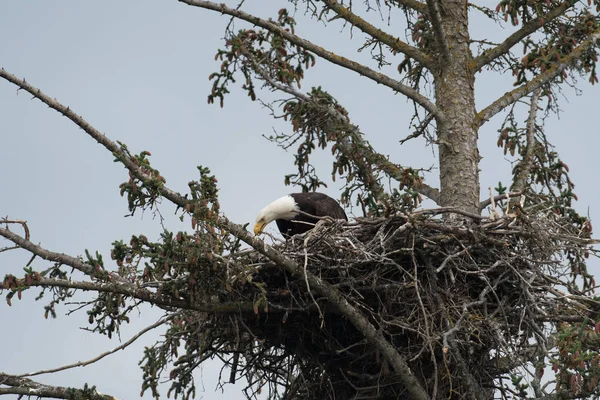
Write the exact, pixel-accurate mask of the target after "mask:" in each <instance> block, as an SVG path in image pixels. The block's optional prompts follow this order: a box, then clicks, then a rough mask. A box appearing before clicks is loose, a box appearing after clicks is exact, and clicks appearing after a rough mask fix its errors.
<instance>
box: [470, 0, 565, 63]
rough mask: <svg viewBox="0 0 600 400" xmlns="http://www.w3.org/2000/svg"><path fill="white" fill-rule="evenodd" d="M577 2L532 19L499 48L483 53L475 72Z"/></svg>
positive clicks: (563, 4) (562, 4)
mask: <svg viewBox="0 0 600 400" xmlns="http://www.w3.org/2000/svg"><path fill="white" fill-rule="evenodd" d="M575 4H576V2H570V1H565V2H562V3H561V4H560V5H559V6H558V7H556V8H554V9H552V10H551V11H548V12H547V13H546V14H544V15H542V16H540V17H537V18H535V19H532V20H531V21H529V22H528V23H526V24H524V25H523V26H522V27H521V29H519V30H518V31H516V32H515V33H513V34H512V35H510V36H509V37H507V38H506V39H505V40H504V42H502V43H500V44H499V45H498V46H496V47H493V48H491V49H488V50H486V51H484V52H483V54H481V55H480V56H479V57H477V58H475V60H474V62H475V67H474V68H473V71H479V70H480V69H481V68H483V67H484V66H486V65H487V64H489V63H490V62H492V61H494V60H495V59H497V58H498V57H501V56H503V55H504V54H507V53H508V52H509V51H510V49H512V48H513V46H514V45H516V44H517V43H519V42H520V41H521V40H523V39H524V38H526V37H527V36H529V35H531V34H532V33H534V32H535V31H537V30H538V29H540V28H541V27H542V26H544V25H546V24H547V23H549V22H550V21H552V20H553V19H555V18H557V17H559V16H561V15H562V14H563V13H564V12H565V11H566V10H568V9H569V8H572V7H574V6H575Z"/></svg>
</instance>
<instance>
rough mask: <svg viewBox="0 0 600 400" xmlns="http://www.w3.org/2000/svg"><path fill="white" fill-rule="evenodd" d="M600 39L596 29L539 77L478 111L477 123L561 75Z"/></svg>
mask: <svg viewBox="0 0 600 400" xmlns="http://www.w3.org/2000/svg"><path fill="white" fill-rule="evenodd" d="M598 39H600V31H596V32H594V33H593V34H591V35H590V38H589V39H587V40H585V41H583V42H582V43H581V44H580V45H579V46H577V47H576V48H575V49H574V50H573V51H572V52H571V53H570V54H569V55H567V56H565V57H563V59H562V60H561V61H559V62H556V64H554V66H552V68H550V69H548V70H546V72H543V73H541V74H539V75H538V76H537V77H535V78H534V79H532V80H531V81H529V82H527V83H526V84H524V85H521V86H519V87H518V88H516V89H514V90H512V91H510V92H507V93H505V94H504V95H503V96H502V97H500V98H499V99H497V100H496V101H494V102H493V103H492V104H490V105H489V106H487V107H486V108H484V109H483V110H481V111H480V112H479V113H477V123H478V124H479V126H481V125H483V124H485V123H486V122H487V121H489V120H490V119H491V118H492V117H493V116H494V115H496V114H498V113H499V112H500V111H502V110H503V109H504V108H505V107H507V106H509V105H510V104H512V103H514V102H515V101H517V100H519V99H520V98H522V97H525V96H527V95H528V94H529V93H531V92H533V91H535V90H537V89H539V88H541V87H542V86H543V85H545V84H547V83H548V82H550V81H551V80H552V79H554V78H556V77H557V76H558V75H560V74H561V73H562V72H563V71H564V70H565V69H566V68H567V67H568V66H569V65H571V64H573V63H575V62H577V59H578V58H579V57H580V56H581V55H582V54H583V52H584V51H586V50H588V49H590V48H591V47H592V46H594V45H595V44H596V41H597V40H598Z"/></svg>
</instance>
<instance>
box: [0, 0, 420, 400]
mask: <svg viewBox="0 0 600 400" xmlns="http://www.w3.org/2000/svg"><path fill="white" fill-rule="evenodd" d="M192 3H194V4H197V3H202V4H204V3H210V2H199V1H194V2H192ZM210 5H211V7H213V8H214V9H215V10H217V11H219V10H221V8H222V7H224V8H225V9H227V10H230V11H236V10H231V9H228V8H227V7H225V6H222V7H221V6H218V5H215V4H213V3H210ZM236 12H237V11H236ZM232 15H233V14H232ZM253 18H255V17H253ZM257 20H258V19H257ZM261 21H262V20H261ZM251 22H252V21H251ZM269 24H272V23H269ZM0 77H2V78H4V79H6V80H7V81H9V82H11V83H13V84H15V85H17V86H18V87H20V88H21V89H23V90H26V91H27V92H29V93H31V94H32V95H33V96H34V97H35V98H38V99H39V100H41V101H42V102H43V103H45V104H47V105H48V106H49V107H50V108H52V109H54V110H56V111H58V112H60V113H62V114H63V115H64V116H66V117H67V118H69V119H70V120H71V121H73V122H74V123H75V124H76V125H77V126H79V127H80V128H81V129H83V130H84V131H85V132H86V133H87V134H88V135H89V136H91V137H92V138H93V139H95V140H96V141H97V142H98V143H100V144H101V145H102V146H104V147H105V148H106V149H107V150H109V151H111V152H112V153H113V154H114V155H115V156H116V157H117V158H118V159H119V161H120V162H121V163H123V165H124V166H125V167H126V168H127V169H128V170H129V171H130V172H131V173H132V174H134V175H135V176H136V177H137V178H138V179H140V180H142V181H143V182H148V181H149V180H151V179H152V178H151V177H150V176H148V175H147V174H146V173H144V172H143V171H142V169H141V168H140V167H139V166H138V165H137V164H136V163H135V162H134V160H133V159H131V158H129V156H128V155H127V154H126V153H125V152H124V151H123V150H122V149H121V147H119V146H118V145H117V144H116V143H114V142H113V141H111V140H110V139H108V138H107V137H106V136H104V135H103V134H102V133H101V132H100V131H98V130H97V129H96V128H94V127H93V126H92V125H90V124H89V123H88V122H87V121H86V120H84V119H83V118H82V117H81V116H79V115H77V114H76V113H75V112H73V111H72V110H71V109H70V108H69V107H66V106H65V105H63V104H61V103H60V102H58V101H57V100H55V99H52V98H51V97H49V96H48V95H46V94H44V93H42V91H41V90H40V89H38V88H36V87H34V86H33V85H31V84H29V83H27V82H26V81H25V80H21V79H18V78H17V77H16V76H14V75H12V74H10V73H9V72H7V71H6V70H5V69H4V68H2V69H0ZM158 190H159V191H160V194H161V195H162V196H164V197H165V198H166V199H168V200H169V201H171V202H172V203H173V204H175V205H178V206H180V207H182V208H184V207H185V205H186V203H188V200H187V199H186V198H185V197H183V196H182V195H181V194H179V193H177V192H175V191H173V190H171V189H169V188H168V187H166V186H164V185H162V186H159V188H158ZM215 222H216V224H217V225H218V227H220V228H221V229H223V230H225V231H228V232H230V233H231V234H232V235H233V236H235V237H236V238H238V239H240V240H242V241H243V242H245V243H247V244H248V245H250V246H252V247H253V248H254V249H255V250H256V251H258V252H259V253H261V254H263V255H265V256H266V257H268V258H269V259H270V260H272V261H273V262H274V263H276V264H277V265H279V266H280V267H281V268H283V269H285V270H286V271H288V272H289V273H290V274H291V275H293V276H295V277H302V272H303V271H302V268H301V267H300V266H299V265H298V264H297V263H296V262H294V261H292V260H290V259H288V258H287V257H285V256H284V255H283V254H281V253H280V252H278V251H277V250H275V249H273V248H272V247H270V246H268V245H267V244H266V243H264V242H263V241H262V240H260V239H259V238H256V237H254V236H252V235H250V233H248V232H247V231H246V230H245V229H244V228H242V227H241V226H240V225H237V224H234V223H233V222H231V221H229V219H228V218H227V217H225V216H219V217H218V220H217V221H215ZM306 279H307V280H308V282H309V284H310V286H311V287H312V288H313V289H314V290H315V291H317V292H318V293H319V294H320V295H322V296H324V297H325V298H327V300H328V301H329V302H330V303H331V304H332V305H333V306H334V307H335V308H337V309H338V310H339V311H340V313H342V314H343V315H344V316H345V317H346V318H347V319H348V320H349V321H350V322H351V323H352V324H353V325H354V326H355V327H356V328H357V329H358V330H359V331H360V332H361V333H362V334H363V335H364V336H365V338H366V339H367V340H368V341H369V342H370V343H371V344H373V345H374V346H375V347H376V348H377V349H378V350H379V351H380V352H381V354H382V355H383V356H384V358H385V359H386V360H387V361H388V362H389V363H390V365H391V366H392V368H393V369H394V370H395V371H396V373H397V374H398V376H399V378H400V380H401V381H402V383H403V385H404V386H405V387H406V390H407V391H408V392H409V393H410V394H411V396H412V398H413V399H415V400H425V399H429V396H428V395H427V392H426V391H425V390H424V389H423V387H422V386H421V384H420V383H419V381H418V380H417V378H416V377H415V375H414V374H413V372H412V371H411V369H410V368H409V367H408V364H407V363H406V360H405V359H404V357H403V356H402V355H400V354H399V353H398V351H397V350H396V348H395V347H394V346H393V345H392V344H391V343H390V342H389V341H388V340H387V339H386V337H385V336H384V335H383V333H382V332H381V331H380V330H377V329H375V327H374V326H373V324H372V323H371V322H370V321H369V320H368V319H367V318H366V317H365V316H364V315H362V314H361V313H360V311H358V310H357V309H356V308H354V307H353V306H352V305H350V304H349V303H348V301H347V300H346V299H345V298H344V297H343V296H342V294H341V293H340V292H339V291H337V290H336V289H335V288H334V287H332V286H331V285H330V284H329V283H327V282H323V281H321V280H320V279H318V278H317V277H316V276H315V275H313V274H312V273H310V272H307V274H306Z"/></svg>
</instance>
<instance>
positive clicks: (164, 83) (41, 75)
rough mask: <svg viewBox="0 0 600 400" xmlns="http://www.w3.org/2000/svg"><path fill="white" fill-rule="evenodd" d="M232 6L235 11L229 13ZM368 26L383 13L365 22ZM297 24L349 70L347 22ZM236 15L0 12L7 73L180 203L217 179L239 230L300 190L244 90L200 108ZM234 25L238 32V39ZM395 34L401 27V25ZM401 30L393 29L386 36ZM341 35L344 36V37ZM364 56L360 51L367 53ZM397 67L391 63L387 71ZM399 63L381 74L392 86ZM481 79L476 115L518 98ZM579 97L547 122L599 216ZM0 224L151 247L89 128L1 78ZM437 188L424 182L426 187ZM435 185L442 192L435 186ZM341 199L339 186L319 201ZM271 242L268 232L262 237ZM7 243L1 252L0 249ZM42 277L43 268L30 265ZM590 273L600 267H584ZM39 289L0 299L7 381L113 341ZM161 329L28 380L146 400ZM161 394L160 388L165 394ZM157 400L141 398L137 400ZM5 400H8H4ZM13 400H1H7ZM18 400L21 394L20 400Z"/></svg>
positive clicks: (384, 121) (367, 95) (354, 86)
mask: <svg viewBox="0 0 600 400" xmlns="http://www.w3.org/2000/svg"><path fill="white" fill-rule="evenodd" d="M228 3H229V4H235V3H234V2H231V1H229V2H228ZM246 3H247V4H246V5H245V7H246V9H248V10H251V11H253V12H256V13H258V14H260V15H261V16H264V17H275V16H276V13H277V10H278V9H279V8H281V7H282V2H276V1H273V0H269V1H266V0H260V1H257V0H249V1H247V2H246ZM370 18H372V20H373V21H375V22H377V21H378V17H377V15H375V14H373V15H371V16H370ZM298 19H299V20H300V21H301V22H306V24H301V25H300V26H299V27H298V28H297V33H299V34H300V35H303V36H305V37H307V38H309V39H311V40H313V41H315V42H317V43H319V44H323V45H325V46H330V47H331V48H332V49H334V51H335V52H336V53H338V54H342V55H346V56H351V57H352V58H354V59H357V60H366V59H368V54H361V55H356V54H355V49H356V47H357V46H359V45H360V44H361V42H360V39H362V35H361V34H360V33H359V32H353V34H354V39H355V40H354V41H350V40H349V36H350V35H349V31H348V30H345V31H343V32H341V25H336V26H335V27H334V28H333V29H330V30H325V29H324V28H323V25H322V24H320V23H317V22H315V21H310V20H307V18H305V17H303V16H302V15H301V13H300V14H299V15H298ZM228 21H229V19H228V18H227V17H224V16H221V15H219V14H217V13H212V12H209V11H205V10H202V9H199V8H192V7H188V6H185V5H182V4H180V3H178V2H177V1H174V0H146V1H143V2H142V1H139V0H138V1H125V0H112V1H102V2H83V1H74V0H70V1H67V0H62V1H59V0H53V1H47V0H37V1H33V0H31V1H27V2H25V1H12V2H9V3H7V4H4V5H3V7H2V12H1V13H0V67H3V68H5V69H6V70H8V71H9V72H11V73H13V74H16V75H17V76H19V77H22V78H26V79H27V81H29V82H30V83H32V84H33V85H35V86H37V87H39V88H40V89H42V91H44V92H45V93H46V94H48V95H50V96H51V97H55V98H57V99H58V100H59V101H61V102H63V104H66V105H68V106H70V107H71V108H72V109H74V110H75V111H76V112H77V113H78V114H80V115H82V116H83V117H84V118H86V119H87V120H88V121H89V122H90V123H91V124H92V125H94V126H95V127H96V128H97V129H99V130H100V131H102V132H104V133H105V134H106V135H107V136H108V137H109V138H111V139H113V140H119V141H122V142H124V143H126V144H127V145H128V147H129V148H130V149H131V150H132V152H134V153H138V152H140V151H141V150H148V151H150V152H151V153H152V158H151V160H152V163H153V165H154V167H155V168H157V169H159V170H160V171H161V173H162V175H163V176H164V177H166V179H167V185H168V186H169V187H170V188H172V189H175V190H177V191H180V192H185V191H186V190H187V182H189V181H190V180H192V179H196V178H197V170H196V168H195V167H196V165H199V164H201V165H204V166H207V167H210V168H211V169H212V171H213V172H214V173H215V174H216V175H217V177H218V180H219V185H220V199H221V206H222V210H223V212H224V213H226V215H227V216H228V217H229V218H231V219H232V220H233V221H235V222H238V223H248V222H252V221H254V218H255V215H256V213H257V211H258V210H260V209H261V208H262V207H263V206H264V205H265V204H266V203H268V202H270V201H271V200H273V199H275V198H277V197H280V196H281V195H283V194H285V193H288V192H290V191H294V189H291V188H289V187H285V186H284V184H283V181H284V180H283V178H284V175H285V174H286V173H290V172H293V171H294V166H293V165H292V162H293V153H285V152H284V151H282V150H280V149H279V148H277V147H276V146H275V145H273V144H271V143H269V142H268V141H266V140H265V139H264V138H263V137H262V135H270V134H271V133H272V132H273V129H277V130H287V129H289V128H288V127H287V126H286V125H284V124H283V123H282V122H281V121H275V120H273V119H272V118H271V117H270V116H269V112H268V110H266V109H263V108H262V107H261V106H260V104H259V103H258V102H251V101H250V99H249V98H248V97H247V96H246V95H245V93H244V92H242V90H240V89H239V87H235V88H234V89H233V93H232V94H231V95H230V96H229V97H227V98H226V100H225V108H223V109H221V108H219V107H218V105H208V104H207V102H206V97H207V94H208V93H209V91H210V87H211V83H210V82H209V81H208V75H209V74H210V73H211V72H214V71H216V70H218V68H219V66H220V64H219V62H216V61H214V54H215V53H216V50H217V48H219V47H220V46H222V44H223V43H222V41H221V38H222V37H223V32H224V29H225V26H226V25H227V23H228ZM241 26H242V25H241V24H238V27H241ZM472 27H473V29H474V32H475V34H479V37H480V38H481V37H482V35H484V36H485V37H486V38H487V39H497V38H499V37H502V36H505V35H507V34H509V33H510V31H505V30H502V29H500V28H499V29H497V30H493V29H490V28H491V27H490V25H489V23H486V24H477V23H474V24H473V26H472ZM394 29H395V30H396V32H395V33H396V34H397V35H399V36H403V34H404V31H403V28H397V27H396V28H394ZM394 29H390V30H391V31H392V32H394ZM340 32H341V33H340ZM365 53H366V52H365ZM396 64H397V62H396ZM396 64H394V65H392V66H391V67H390V68H388V69H387V70H386V72H387V73H389V74H392V75H393V74H394V70H395V68H396ZM490 78H491V76H489V75H487V76H480V77H478V81H477V85H476V88H477V104H478V107H479V108H482V107H484V106H486V105H488V104H489V103H490V102H491V101H493V100H494V99H495V98H496V97H498V96H499V95H501V94H502V93H504V92H506V91H508V90H510V89H511V83H512V80H511V77H510V76H505V77H493V79H490ZM316 85H323V87H324V89H326V90H328V91H329V92H330V93H331V94H332V95H333V96H335V97H336V98H337V99H338V100H339V101H340V102H341V104H342V105H343V106H344V107H346V108H347V109H348V110H349V112H350V117H351V119H352V121H353V122H354V123H357V124H358V125H359V126H360V127H361V129H362V130H363V131H365V132H367V133H368V135H369V136H368V139H369V140H370V141H371V143H372V144H373V145H374V147H375V148H376V149H378V150H380V151H382V152H383V153H385V154H386V155H390V156H391V158H392V160H393V161H395V162H398V163H401V164H403V165H411V166H414V167H430V166H435V163H436V154H434V153H432V150H431V148H425V147H424V146H423V143H420V142H415V143H411V144H409V145H407V146H403V147H400V146H399V145H398V141H399V140H400V139H402V138H403V137H405V136H406V135H407V134H409V133H410V131H409V130H408V129H407V127H408V121H409V118H410V116H411V114H412V110H413V109H412V106H411V105H410V104H409V103H407V101H406V100H405V99H404V98H403V97H402V96H400V95H394V94H393V93H391V92H390V90H389V89H387V88H384V87H382V86H380V85H376V84H374V83H372V82H370V81H368V80H367V79H365V78H361V77H358V76H357V75H356V74H353V73H351V72H347V71H339V70H338V69H337V68H335V67H333V66H331V65H330V64H328V63H327V62H326V61H318V63H317V66H316V67H315V68H314V69H311V70H309V71H308V73H307V79H306V82H305V83H304V85H303V88H304V89H308V88H309V87H310V86H316ZM580 87H581V88H582V89H583V90H584V92H583V95H582V96H577V95H576V94H575V92H574V91H573V90H571V89H569V90H566V91H565V95H567V97H568V101H566V100H563V101H562V108H563V110H564V112H563V113H562V114H561V118H560V119H558V118H556V117H553V118H552V119H551V120H550V121H549V122H548V126H547V132H548V133H549V136H550V139H551V140H552V141H553V142H554V143H555V144H556V145H557V148H558V150H559V152H560V153H561V155H562V158H563V161H565V162H566V163H567V164H568V165H569V167H570V169H571V176H572V178H573V179H574V181H575V183H576V185H577V186H576V193H577V194H578V195H579V198H580V201H579V203H578V205H577V208H578V209H579V211H580V212H582V213H587V212H588V211H587V210H588V209H589V214H590V216H591V217H592V218H594V217H595V216H596V215H598V213H599V212H600V211H598V210H600V201H599V200H597V199H598V195H599V194H600V193H599V191H598V184H597V179H596V171H598V170H599V169H600V159H599V157H598V155H597V150H596V149H597V147H598V144H599V143H598V140H599V139H598V134H597V133H598V122H597V111H596V110H597V104H598V102H599V100H600V92H599V91H598V88H595V87H591V86H589V85H588V84H586V83H585V82H583V83H582V84H581V85H580ZM498 124H499V120H498V118H496V119H494V120H492V122H490V123H489V124H488V125H486V127H485V128H484V129H482V130H481V132H480V145H481V154H482V156H483V157H484V158H483V161H482V163H481V170H482V171H481V181H482V185H481V186H482V188H487V187H489V186H495V185H496V184H497V182H498V181H499V180H503V181H504V183H507V182H508V178H509V176H510V165H509V164H508V163H507V162H506V161H505V160H504V157H503V155H502V151H501V150H500V149H497V148H496V146H495V142H496V140H497V136H496V129H497V128H498ZM316 160H317V164H318V165H319V166H320V167H321V171H322V176H323V177H327V176H328V175H329V174H330V170H331V167H330V162H331V160H330V159H329V156H328V151H326V152H323V153H322V154H320V155H319V156H318V157H317V158H316ZM0 178H1V179H0V182H1V185H0V215H1V216H9V217H11V218H19V219H23V220H27V221H28V224H29V228H30V229H31V239H32V241H34V242H36V243H41V245H42V246H43V247H45V248H47V249H50V250H53V251H58V252H65V253H67V254H70V255H80V254H83V252H84V250H85V249H89V250H91V251H95V250H98V251H100V252H102V253H103V254H104V255H105V259H106V260H108V259H109V249H110V247H111V246H110V244H111V242H113V241H114V240H119V239H124V240H127V239H128V238H129V237H130V236H131V235H132V234H139V233H145V234H146V235H148V236H149V237H150V238H154V239H156V238H157V236H158V233H159V232H160V230H161V227H160V224H159V223H158V221H157V220H155V219H153V216H152V215H151V214H148V213H147V214H145V215H141V214H140V215H137V214H136V216H135V217H133V218H124V215H125V214H126V213H127V202H126V200H125V199H123V198H121V197H120V196H119V189H118V186H119V184H120V183H121V182H123V181H126V180H127V172H126V171H125V170H124V169H123V167H122V166H121V165H120V164H116V163H114V162H113V157H112V156H111V154H109V153H108V152H107V151H106V150H105V149H104V148H102V147H101V146H99V145H98V144H96V143H95V142H94V141H93V140H92V139H91V138H89V137H88V136H87V135H86V134H85V133H84V132H83V131H81V130H79V129H78V128H77V127H76V126H75V125H74V124H73V123H71V122H70V121H68V120H67V119H66V118H64V117H62V116H61V115H59V114H58V113H56V112H55V111H53V110H50V109H48V108H47V107H46V106H44V105H43V104H41V103H40V102H39V101H37V100H31V99H30V96H29V95H27V94H26V93H24V92H17V90H16V88H15V87H14V86H13V85H11V84H9V83H7V82H6V81H3V80H2V81H0ZM432 179H433V178H432ZM429 183H430V184H432V185H434V186H438V183H437V181H436V180H435V179H433V180H431V181H429ZM324 191H326V192H327V193H328V194H330V195H331V196H333V197H339V183H338V184H333V185H330V186H329V188H327V189H325V190H324ZM161 211H162V213H163V215H164V216H165V217H166V219H167V221H166V224H167V226H168V227H170V228H171V229H188V230H189V229H190V228H189V226H188V225H181V224H179V223H178V220H177V218H176V217H175V216H173V207H170V206H169V205H167V204H166V203H165V205H164V206H163V207H162V208H161ZM270 230H271V231H272V232H274V231H275V227H274V226H272V227H271V228H270ZM5 244H6V243H5V242H1V241H0V247H3V246H4V245H5ZM28 259H29V257H28V256H27V254H25V253H23V252H22V253H18V252H10V253H1V254H0V277H1V276H3V275H4V274H5V273H15V274H19V275H20V274H22V268H23V266H24V264H25V263H26V262H27V261H28ZM34 265H35V267H36V268H38V269H43V268H47V264H45V263H43V262H39V261H36V262H35V264H34ZM593 270H594V271H598V263H597V262H594V263H593ZM36 294H37V292H36V291H33V290H31V291H28V292H26V293H24V298H23V300H22V301H17V300H16V299H15V300H14V301H13V306H12V307H11V308H9V307H8V306H7V305H6V303H5V302H4V300H3V299H2V300H1V301H0V321H1V322H0V326H1V329H0V343H2V348H3V350H2V356H1V357H0V371H2V372H8V373H25V372H32V371H34V370H39V369H47V368H52V367H57V366H60V365H63V364H68V363H73V362H76V361H80V360H84V359H88V358H91V357H93V356H95V355H97V354H98V353H100V352H103V351H106V350H109V349H111V348H113V347H115V346H117V345H118V344H119V343H118V341H117V340H116V339H115V338H113V339H112V340H109V339H108V338H106V337H101V336H99V335H94V334H90V333H88V332H85V331H82V330H80V329H79V327H85V326H86V325H87V322H86V321H87V317H86V314H85V312H79V313H76V314H74V315H72V316H70V317H67V316H65V313H66V312H67V311H68V308H67V307H60V308H59V317H58V318H57V319H56V320H44V318H43V304H42V303H41V302H37V303H36V302H34V301H33V298H34V297H35V295H36ZM140 311H141V312H142V313H143V315H141V316H140V317H139V318H138V319H135V318H133V320H132V323H131V324H130V325H129V326H127V327H124V329H123V332H122V338H123V339H124V340H127V339H128V338H129V337H130V336H131V335H133V334H134V333H135V332H137V331H138V330H140V329H142V328H143V327H145V326H147V325H149V324H151V323H153V322H154V321H155V320H156V319H157V318H159V317H160V315H161V313H160V312H159V311H158V310H153V309H150V308H149V307H145V308H143V309H141V310H140ZM159 333H160V331H159V332H156V333H152V334H148V335H147V336H144V337H142V338H141V339H140V340H139V341H138V342H136V343H135V344H134V345H133V346H131V347H130V348H129V349H128V350H127V351H126V352H120V353H118V354H116V355H114V356H112V357H110V358H109V359H106V360H103V361H101V362H99V363H97V364H95V365H93V366H89V367H86V368H79V369H73V370H69V371H67V372H63V373H60V374H56V375H50V376H48V375H45V376H42V377H37V378H36V379H37V380H39V381H42V382H46V383H49V384H56V385H71V386H74V387H83V385H84V383H86V382H87V383H89V384H94V385H97V387H98V390H99V391H101V392H103V393H108V394H112V395H115V396H117V397H119V398H121V399H130V398H136V397H138V396H139V392H140V384H141V372H140V369H139V367H138V365H137V364H138V361H139V360H140V358H141V355H142V349H143V346H144V345H149V344H150V343H152V342H153V341H155V340H156V339H157V337H158V336H157V335H158V334H159ZM219 368H220V365H219V364H218V363H216V362H209V363H206V365H204V366H203V367H202V368H201V370H199V371H198V374H197V378H198V382H199V383H200V382H203V383H204V392H203V397H204V398H205V399H217V398H224V395H222V394H221V392H220V391H215V386H216V376H217V375H216V374H217V373H218V369H219ZM239 393H240V387H239V386H237V387H231V386H229V387H227V388H226V392H225V396H227V397H228V398H242V396H241V394H239ZM165 394H166V390H163V395H165ZM149 397H150V396H149V395H148V394H146V396H145V398H149ZM5 398H7V397H5ZM8 398H10V396H9V397H8ZM14 398H15V399H16V396H15V397H14Z"/></svg>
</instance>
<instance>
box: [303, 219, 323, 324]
mask: <svg viewBox="0 0 600 400" xmlns="http://www.w3.org/2000/svg"><path fill="white" fill-rule="evenodd" d="M312 232H313V231H311V232H310V233H309V234H308V235H306V238H305V239H304V282H306V290H307V291H308V294H309V295H310V298H311V299H312V301H313V303H314V304H315V306H317V310H319V318H320V319H321V325H320V326H319V328H321V329H323V324H324V323H325V317H324V316H323V312H322V311H321V307H319V303H317V300H315V296H313V294H312V291H311V290H310V284H309V283H308V270H307V268H308V239H310V237H311V236H312Z"/></svg>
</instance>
